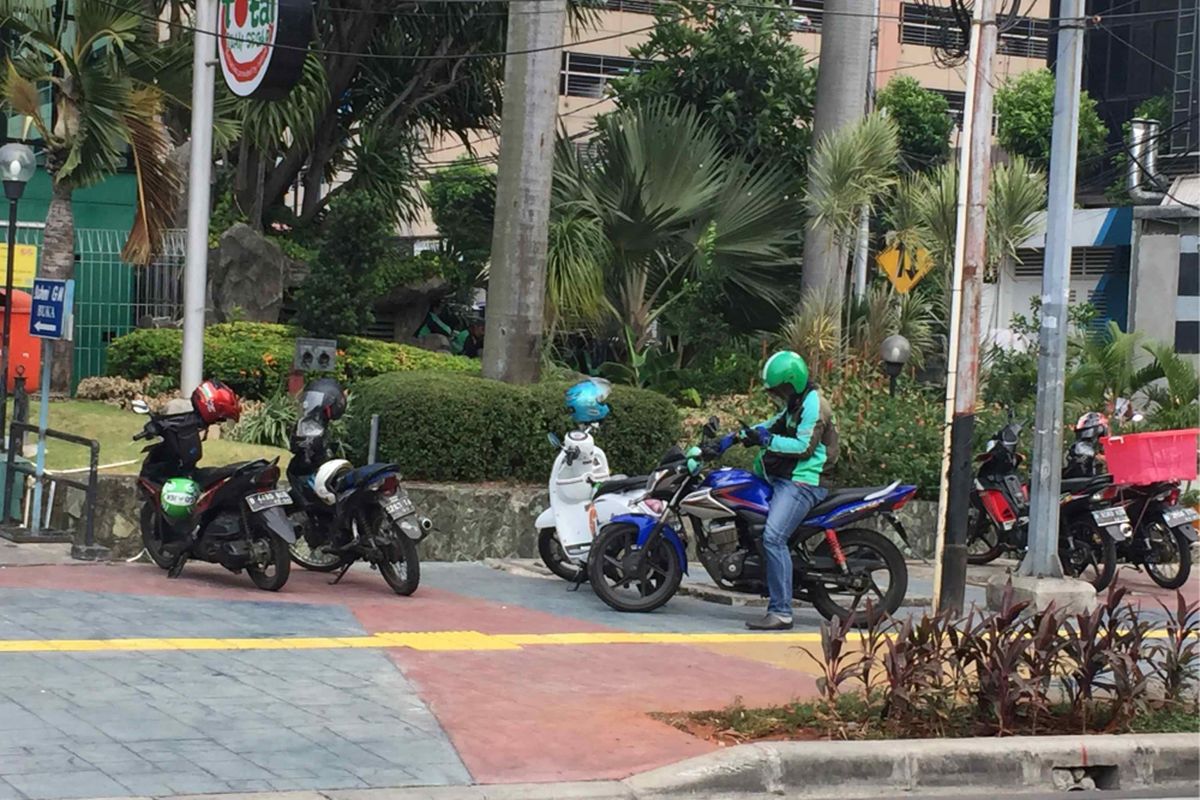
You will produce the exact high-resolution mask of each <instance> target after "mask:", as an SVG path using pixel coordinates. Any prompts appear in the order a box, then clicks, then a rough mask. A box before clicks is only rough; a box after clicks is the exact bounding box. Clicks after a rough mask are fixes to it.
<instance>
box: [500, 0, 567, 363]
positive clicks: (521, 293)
mask: <svg viewBox="0 0 1200 800" xmlns="http://www.w3.org/2000/svg"><path fill="white" fill-rule="evenodd" d="M566 11H567V3H566V0H545V2H539V1H538V0H512V2H510V3H509V4H508V51H509V52H510V53H512V55H509V56H508V57H507V58H506V60H505V64H504V110H503V113H502V115H501V120H500V166H499V172H498V174H497V176H496V221H495V226H494V230H493V233H492V266H491V271H490V273H489V277H488V299H487V320H486V322H487V327H486V329H485V333H484V344H483V374H484V376H485V377H488V378H494V379H497V380H502V381H506V382H509V383H532V382H533V381H536V380H537V377H538V371H539V367H540V362H541V345H542V326H543V324H544V320H543V317H544V313H545V302H546V246H547V231H548V228H549V221H550V187H551V181H552V179H553V175H554V123H555V119H556V118H557V111H558V76H559V72H560V71H561V69H562V37H563V25H564V23H565V21H566Z"/></svg>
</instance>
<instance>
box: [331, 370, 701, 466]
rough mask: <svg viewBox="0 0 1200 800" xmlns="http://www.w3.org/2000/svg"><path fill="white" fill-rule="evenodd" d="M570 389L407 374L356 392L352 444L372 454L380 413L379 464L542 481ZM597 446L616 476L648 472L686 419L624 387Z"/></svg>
mask: <svg viewBox="0 0 1200 800" xmlns="http://www.w3.org/2000/svg"><path fill="white" fill-rule="evenodd" d="M569 385H570V384H569V383H566V382H560V381H550V382H546V383H541V384H538V385H535V386H511V385H508V384H505V383H499V382H497V381H490V380H486V379H484V378H479V377H475V376H471V375H456V374H448V373H436V372H406V373H393V374H390V375H382V376H380V377H377V378H372V379H370V380H367V381H363V382H362V383H360V384H358V386H356V387H355V391H354V404H355V413H354V418H353V419H352V420H351V424H350V427H349V437H350V442H351V445H352V446H353V447H354V448H355V451H356V452H366V449H367V448H366V442H367V437H368V435H369V428H370V421H371V416H372V415H373V414H379V416H380V424H379V431H380V434H379V458H380V460H384V461H392V462H395V463H397V464H399V465H400V468H401V470H402V472H403V473H404V474H405V475H406V476H408V477H410V478H413V479H417V480H431V481H464V482H471V481H490V480H512V481H524V482H535V483H536V482H542V481H545V480H546V479H547V478H548V476H549V474H550V466H551V464H552V462H553V459H554V451H553V450H552V449H551V447H550V445H549V444H548V443H547V441H546V434H547V433H548V432H551V431H553V432H555V433H557V434H559V435H560V436H561V435H562V434H563V433H565V432H566V431H567V430H568V429H570V427H571V422H570V419H569V418H568V417H567V414H566V412H565V411H564V410H563V407H562V401H563V392H565V391H566V389H567V387H568V386H569ZM610 405H611V406H612V414H611V415H610V416H609V418H608V419H607V420H605V422H604V424H603V425H602V426H601V429H600V432H599V433H598V434H597V437H596V440H597V442H598V443H599V444H600V445H601V446H602V447H603V448H604V450H605V452H606V453H607V454H608V458H609V463H610V464H611V466H612V468H613V470H614V471H616V472H624V473H627V474H634V473H643V472H645V471H647V470H649V469H650V468H651V467H652V466H653V465H654V464H655V463H657V461H658V459H659V458H661V456H662V454H663V452H665V451H666V449H667V448H668V447H670V446H671V445H672V444H673V443H674V442H675V441H676V440H677V439H678V437H679V413H678V412H677V411H676V409H675V407H674V406H673V405H672V404H671V401H670V400H668V399H667V398H665V397H663V396H662V395H659V394H657V393H655V392H650V391H646V390H642V389H632V388H629V387H623V386H618V387H615V388H614V390H613V394H612V398H611V399H610Z"/></svg>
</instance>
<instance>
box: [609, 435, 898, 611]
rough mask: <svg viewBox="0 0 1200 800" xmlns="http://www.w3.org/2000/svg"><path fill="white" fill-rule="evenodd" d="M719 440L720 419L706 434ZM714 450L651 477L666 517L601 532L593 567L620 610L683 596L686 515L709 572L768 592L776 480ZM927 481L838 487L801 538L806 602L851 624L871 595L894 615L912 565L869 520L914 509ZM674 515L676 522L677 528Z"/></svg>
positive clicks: (666, 464) (798, 588)
mask: <svg viewBox="0 0 1200 800" xmlns="http://www.w3.org/2000/svg"><path fill="white" fill-rule="evenodd" d="M704 435H705V442H706V443H710V442H711V441H712V440H714V439H715V438H716V436H717V424H716V420H715V419H713V420H709V422H708V424H707V425H706V426H705V430H704ZM711 452H714V451H712V450H711V449H709V448H705V449H703V450H702V449H701V448H698V447H693V448H691V449H690V450H689V451H688V452H687V453H684V452H683V451H681V450H680V449H679V448H678V447H674V448H672V449H671V450H669V451H668V452H667V453H666V455H664V456H663V458H662V460H661V461H660V462H659V465H658V467H657V468H656V469H655V470H654V471H653V472H652V473H651V475H650V476H649V478H648V479H647V481H646V487H645V493H646V496H647V497H648V498H650V499H656V500H659V501H663V502H664V503H665V505H664V506H663V508H662V510H661V512H660V513H658V514H657V515H650V514H644V513H637V514H623V515H619V516H616V517H613V519H612V520H611V522H610V523H609V524H608V525H605V526H604V527H603V528H601V530H600V534H599V536H598V537H597V538H596V541H595V542H594V544H593V545H592V551H591V554H590V556H589V558H588V562H587V569H588V576H589V578H590V580H591V584H592V588H593V589H594V590H595V592H596V594H597V595H598V596H599V597H600V599H601V600H603V601H604V602H605V603H607V604H608V605H609V606H611V607H612V608H614V609H616V610H618V611H639V612H645V611H652V610H654V609H656V608H659V607H660V606H662V605H663V604H664V603H666V602H667V601H668V600H670V599H671V597H672V596H673V595H674V594H675V591H676V590H677V589H678V588H679V584H680V581H681V580H682V578H683V575H684V573H685V572H686V571H687V555H686V552H687V551H686V540H687V533H686V532H685V531H684V529H683V521H684V519H685V518H686V520H687V522H688V523H689V526H690V527H691V532H692V536H693V537H694V538H695V541H696V552H697V554H698V555H699V558H700V561H701V563H702V564H703V565H704V568H705V570H706V571H707V572H708V574H709V577H711V578H712V579H713V580H714V581H715V582H716V583H717V584H718V585H719V586H721V587H722V588H725V589H728V590H730V591H735V592H743V593H746V594H756V595H762V594H764V592H765V586H766V567H765V558H764V553H763V549H762V535H763V530H764V528H765V527H766V521H767V510H768V505H769V503H770V500H771V493H772V489H771V485H770V483H768V482H767V481H765V480H763V479H761V478H759V477H758V476H757V475H754V474H753V473H750V472H746V471H745V470H740V469H733V468H728V467H726V468H721V469H714V470H710V471H705V470H704V469H703V464H704V460H705V457H706V456H705V454H706V453H711ZM916 491H917V487H915V486H905V485H901V484H900V482H899V481H897V482H895V483H892V484H891V485H889V486H876V487H866V488H847V489H838V490H835V491H833V492H831V493H830V494H829V496H828V497H827V498H826V499H825V500H824V501H822V502H821V503H819V504H818V505H816V506H815V507H814V508H813V509H812V511H811V512H810V513H809V515H808V518H807V519H806V520H804V522H803V523H801V525H800V526H799V527H798V528H797V529H796V531H795V533H793V534H792V538H791V542H790V545H789V546H790V548H791V551H792V560H793V564H794V570H795V571H794V575H795V591H794V596H795V598H796V599H797V600H802V601H807V602H811V603H812V605H813V606H814V607H815V608H816V609H817V611H819V612H820V613H821V614H822V615H823V616H824V617H826V618H827V619H832V618H834V617H839V618H841V619H844V620H847V621H849V622H850V623H851V624H856V625H857V624H862V623H863V622H865V621H866V619H867V611H866V608H867V601H868V600H870V601H871V605H872V607H873V608H874V609H875V611H876V612H878V613H887V614H892V613H895V611H896V610H897V609H898V608H899V607H900V604H901V602H902V601H903V600H904V595H905V592H906V591H907V589H908V568H907V566H906V565H905V563H904V557H903V556H902V555H901V554H900V551H899V549H897V547H896V546H895V545H894V544H892V542H891V541H890V540H889V539H888V538H887V537H885V536H883V535H882V534H880V533H879V532H878V531H876V530H873V529H871V528H868V527H864V526H863V525H862V523H864V522H866V521H868V520H870V519H872V518H873V517H876V516H877V515H879V514H881V513H883V512H889V511H896V510H898V509H900V508H901V507H902V506H904V504H905V503H907V502H908V501H909V500H910V499H911V498H912V496H913V495H914V494H916ZM672 519H674V520H675V521H676V524H675V525H672V524H671V522H672Z"/></svg>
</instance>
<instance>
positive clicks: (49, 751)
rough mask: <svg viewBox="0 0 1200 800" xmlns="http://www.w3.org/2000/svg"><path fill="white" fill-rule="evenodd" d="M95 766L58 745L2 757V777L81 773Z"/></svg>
mask: <svg viewBox="0 0 1200 800" xmlns="http://www.w3.org/2000/svg"><path fill="white" fill-rule="evenodd" d="M93 766H94V765H93V764H90V763H89V762H87V761H85V760H84V759H82V758H80V757H79V756H77V755H75V754H74V753H71V752H70V751H68V750H66V749H64V748H62V747H59V746H57V745H55V746H52V747H47V748H46V749H45V750H42V751H40V752H39V751H37V750H35V751H34V752H31V753H26V754H24V755H12V756H5V757H0V775H28V774H31V773H32V774H36V773H43V772H79V771H83V770H89V769H92V767H93Z"/></svg>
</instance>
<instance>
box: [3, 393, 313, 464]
mask: <svg viewBox="0 0 1200 800" xmlns="http://www.w3.org/2000/svg"><path fill="white" fill-rule="evenodd" d="M9 413H10V414H11V413H12V411H11V405H10V407H9ZM10 418H11V417H10ZM37 421H38V401H37V399H36V398H30V407H29V422H30V423H31V424H34V425H36V424H37ZM145 422H146V418H145V417H141V416H138V415H137V414H134V413H133V412H132V411H122V410H121V409H119V408H117V407H116V406H110V405H106V404H105V403H94V402H89V401H86V400H66V401H61V402H51V403H50V427H51V428H52V429H54V430H58V431H62V432H64V433H73V434H75V435H77V436H84V437H87V438H88V439H96V440H97V441H99V442H100V465H101V466H104V465H107V464H119V463H120V462H124V461H132V462H134V463H132V464H124V465H122V466H117V467H113V468H111V469H108V470H105V472H108V473H126V474H136V473H137V471H138V470H139V469H140V468H141V461H142V448H143V447H145V446H146V445H147V444H150V442H135V441H133V435H134V434H135V433H138V432H139V431H141V429H142V426H143V425H144V424H145ZM27 441H28V442H29V443H30V444H32V443H33V441H34V436H30V437H29V439H28V440H27ZM288 455H289V454H288V453H287V451H285V450H278V449H276V448H274V447H261V446H258V445H249V444H242V443H240V442H230V441H225V440H215V439H209V440H208V441H207V442H205V443H204V458H203V460H202V461H201V462H200V463H201V464H202V465H207V466H217V465H220V464H228V463H231V462H234V461H248V460H250V459H254V458H274V457H275V456H279V457H280V465H281V468H282V466H286V464H287V460H288ZM31 460H32V459H31ZM87 465H88V451H87V448H85V447H80V446H78V445H75V444H71V443H69V442H64V441H61V440H59V439H47V440H46V468H47V469H51V470H57V469H72V468H76V467H86V466H87Z"/></svg>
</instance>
